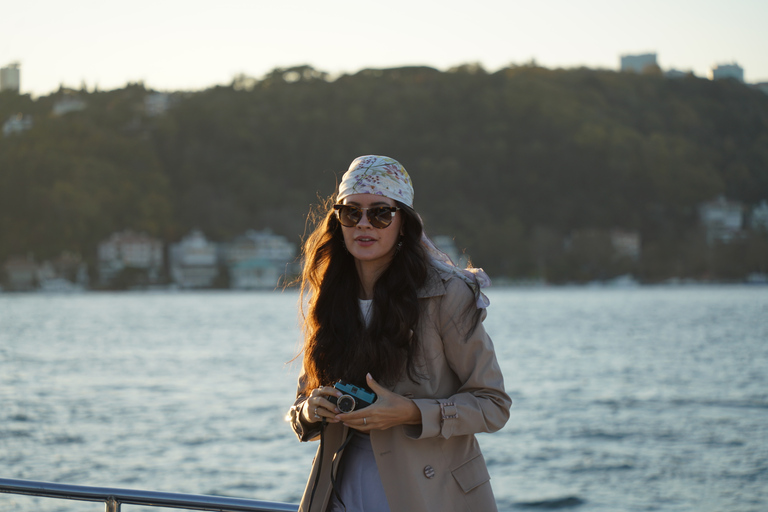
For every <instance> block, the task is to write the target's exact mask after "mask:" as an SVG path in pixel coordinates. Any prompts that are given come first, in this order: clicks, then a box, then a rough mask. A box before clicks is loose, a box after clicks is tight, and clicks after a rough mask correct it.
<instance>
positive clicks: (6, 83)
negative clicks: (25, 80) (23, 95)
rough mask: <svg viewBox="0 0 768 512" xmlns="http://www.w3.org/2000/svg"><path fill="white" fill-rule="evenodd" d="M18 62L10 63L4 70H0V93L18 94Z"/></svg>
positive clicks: (19, 78) (19, 76)
mask: <svg viewBox="0 0 768 512" xmlns="http://www.w3.org/2000/svg"><path fill="white" fill-rule="evenodd" d="M19 67H20V64H19V63H18V62H11V63H10V64H8V65H7V66H6V67H4V68H0V91H16V92H19V89H20V86H21V71H20V70H19Z"/></svg>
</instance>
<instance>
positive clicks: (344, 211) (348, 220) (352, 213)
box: [339, 205, 363, 228]
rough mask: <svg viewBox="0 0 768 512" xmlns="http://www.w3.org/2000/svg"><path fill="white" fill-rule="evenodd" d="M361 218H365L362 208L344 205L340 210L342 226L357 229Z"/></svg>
mask: <svg viewBox="0 0 768 512" xmlns="http://www.w3.org/2000/svg"><path fill="white" fill-rule="evenodd" d="M361 218H363V211H362V210H361V209H360V208H355V207H354V206H347V205H344V206H343V207H341V209H339V222H340V223H341V225H342V226H346V227H348V228H352V227H355V226H357V223H358V222H360V219H361Z"/></svg>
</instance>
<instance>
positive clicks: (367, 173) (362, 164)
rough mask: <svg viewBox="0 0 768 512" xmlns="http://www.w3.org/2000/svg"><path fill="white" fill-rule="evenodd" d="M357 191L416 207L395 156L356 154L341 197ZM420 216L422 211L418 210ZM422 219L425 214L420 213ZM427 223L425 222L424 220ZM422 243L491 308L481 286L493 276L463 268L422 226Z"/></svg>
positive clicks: (433, 259) (410, 185)
mask: <svg viewBox="0 0 768 512" xmlns="http://www.w3.org/2000/svg"><path fill="white" fill-rule="evenodd" d="M353 194H375V195H379V196H384V197H388V198H390V199H394V200H395V201H399V202H401V203H403V204H405V205H406V206H409V207H410V208H413V183H412V182H411V177H410V176H409V175H408V172H407V171H406V170H405V167H403V166H402V165H401V164H400V162H398V161H397V160H395V159H393V158H389V157H386V156H377V155H366V156H360V157H357V158H355V159H354V160H353V161H352V163H351V164H350V166H349V169H348V170H347V172H346V173H344V176H342V178H341V183H340V184H339V194H338V196H337V201H339V202H341V201H342V200H344V198H346V197H347V196H351V195H353ZM417 216H418V214H417ZM419 221H421V217H419ZM422 225H423V222H422ZM421 245H422V246H424V249H425V250H426V252H427V256H428V257H429V259H430V263H431V264H432V265H433V266H434V267H435V268H437V269H438V270H441V271H443V272H446V273H449V274H453V275H455V276H456V277H458V278H459V279H461V280H462V281H464V282H465V283H467V284H468V285H469V286H470V288H472V291H473V292H474V293H475V299H476V304H477V307H478V308H487V307H488V306H489V305H490V304H491V301H490V300H488V297H486V296H485V294H483V293H482V292H481V291H480V289H481V288H485V287H487V286H490V285H491V279H490V278H489V277H488V274H486V273H485V272H483V269H481V268H467V269H460V268H459V267H457V266H456V264H455V263H454V262H453V261H452V260H451V258H450V257H449V256H448V255H447V254H445V253H444V252H443V251H441V250H440V249H438V248H437V246H436V245H435V244H434V242H432V240H430V238H429V237H428V236H427V234H426V233H425V232H424V231H423V230H422V235H421Z"/></svg>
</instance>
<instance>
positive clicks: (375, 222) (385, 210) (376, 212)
mask: <svg viewBox="0 0 768 512" xmlns="http://www.w3.org/2000/svg"><path fill="white" fill-rule="evenodd" d="M368 221H369V222H370V223H371V226H373V227H375V228H379V229H381V228H385V227H387V226H389V225H390V224H392V210H391V209H390V208H389V207H386V206H380V207H378V208H371V209H370V210H368Z"/></svg>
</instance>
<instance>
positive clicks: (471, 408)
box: [406, 279, 512, 439]
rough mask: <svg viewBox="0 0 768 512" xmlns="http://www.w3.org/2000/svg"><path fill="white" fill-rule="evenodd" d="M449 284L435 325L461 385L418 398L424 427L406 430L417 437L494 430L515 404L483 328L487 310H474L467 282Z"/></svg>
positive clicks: (453, 376)
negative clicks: (451, 390) (448, 391)
mask: <svg viewBox="0 0 768 512" xmlns="http://www.w3.org/2000/svg"><path fill="white" fill-rule="evenodd" d="M445 284H446V292H447V293H446V294H445V295H444V296H442V298H441V299H440V300H441V303H440V306H439V308H438V311H439V314H438V315H437V318H436V319H435V323H436V324H437V327H438V328H439V331H440V337H441V339H442V344H443V352H444V355H445V363H446V364H447V366H448V369H447V370H446V373H447V374H448V375H449V376H450V378H451V379H454V382H455V383H457V384H454V386H453V387H454V389H455V392H454V394H452V395H450V396H445V397H437V398H417V399H414V403H415V404H416V406H417V407H418V408H419V410H420V411H421V428H420V429H418V427H417V428H408V429H406V433H407V435H408V436H409V437H413V438H418V439H421V438H429V437H440V438H444V439H448V438H450V437H451V436H456V435H468V434H475V433H478V432H495V431H497V430H499V429H501V428H502V427H503V426H504V425H505V424H506V422H507V420H508V419H509V408H510V407H511V405H512V400H511V399H510V397H509V395H507V393H506V391H505V389H504V378H503V377H502V374H501V368H500V367H499V363H498V361H497V359H496V352H495V350H494V347H493V342H492V341H491V338H490V336H488V334H487V333H486V332H485V328H484V327H483V320H484V319H485V317H486V315H487V312H486V310H482V311H481V313H480V315H476V314H474V313H475V311H476V310H475V309H474V307H475V306H474V302H475V298H474V295H473V293H472V291H471V290H470V288H469V287H468V286H467V285H466V284H465V283H464V282H462V281H460V280H458V279H450V280H449V281H447V282H446V283H445ZM432 377H433V378H434V376H432ZM442 378H449V377H447V376H443V377H442Z"/></svg>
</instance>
